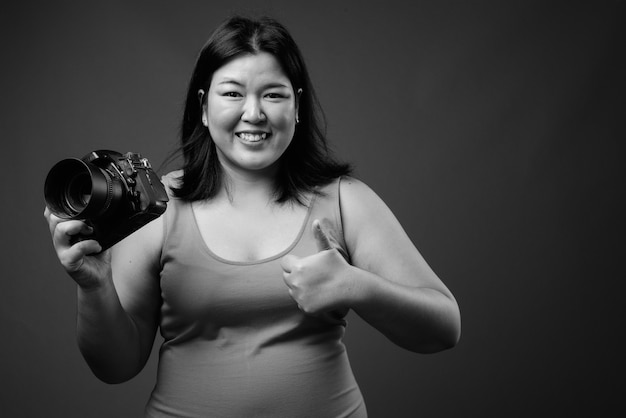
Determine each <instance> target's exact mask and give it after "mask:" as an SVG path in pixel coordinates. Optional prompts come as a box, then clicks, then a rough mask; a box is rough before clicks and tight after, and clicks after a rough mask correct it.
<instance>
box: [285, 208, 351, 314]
mask: <svg viewBox="0 0 626 418" xmlns="http://www.w3.org/2000/svg"><path fill="white" fill-rule="evenodd" d="M313 234H314V236H315V240H316V242H317V247H318V250H319V252H318V253H317V254H313V255H311V256H308V257H297V256H294V255H286V256H285V257H283V258H282V260H281V265H282V268H283V277H284V280H285V284H286V285H287V287H288V288H289V294H290V295H291V297H292V298H293V300H294V301H295V302H296V303H297V304H298V307H299V308H300V309H301V310H302V311H303V312H305V313H307V314H310V315H321V314H325V313H328V312H330V311H335V312H337V311H347V308H349V306H348V301H349V298H350V296H351V293H352V291H353V289H352V284H351V280H350V274H349V270H350V269H351V267H352V266H351V265H350V264H349V263H348V261H347V259H348V256H347V254H346V253H345V252H344V250H343V249H342V248H341V247H340V246H339V244H338V243H337V241H336V240H335V239H334V238H333V236H332V233H331V231H330V228H329V227H328V226H326V225H323V224H322V223H321V222H320V221H319V220H317V219H316V220H315V221H313Z"/></svg>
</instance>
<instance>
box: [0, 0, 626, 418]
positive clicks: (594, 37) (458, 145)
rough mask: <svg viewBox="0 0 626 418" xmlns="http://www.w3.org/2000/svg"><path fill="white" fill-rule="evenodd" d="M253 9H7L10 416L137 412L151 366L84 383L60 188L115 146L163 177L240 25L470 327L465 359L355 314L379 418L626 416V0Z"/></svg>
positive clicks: (2, 81) (370, 397)
mask: <svg viewBox="0 0 626 418" xmlns="http://www.w3.org/2000/svg"><path fill="white" fill-rule="evenodd" d="M257 3H260V2H254V1H232V0H230V1H164V0H160V1H126V2H122V1H110V0H109V1H106V2H104V1H102V2H98V3H91V2H87V1H82V2H79V1H74V2H68V1H49V2H43V1H41V2H33V1H27V0H22V1H19V2H17V1H15V2H13V1H10V2H2V5H1V6H0V31H1V33H0V35H1V36H0V46H1V51H2V52H1V54H2V61H1V62H2V63H1V66H0V68H1V71H2V77H1V78H0V105H1V108H0V132H1V133H2V150H3V152H2V155H3V162H2V164H0V166H1V170H2V176H1V179H2V180H1V181H2V186H3V188H2V191H3V193H2V205H1V210H2V213H1V215H2V218H1V219H2V224H3V226H2V245H3V251H2V254H1V256H2V277H1V279H0V301H1V302H0V332H1V334H0V336H1V340H0V379H2V389H1V390H0V414H1V415H2V416H3V417H42V416H59V417H61V416H62V417H132V416H139V415H140V414H141V411H142V408H143V405H144V403H145V401H146V399H147V397H148V395H149V392H150V390H151V386H152V383H153V381H154V374H155V364H156V356H155V355H153V357H152V358H151V361H150V363H149V365H148V367H147V368H146V369H145V370H144V371H143V372H142V373H141V374H140V375H139V376H138V377H137V378H135V379H134V380H132V381H131V382H128V383H125V384H122V385H116V386H109V385H106V384H103V383H101V382H99V381H97V380H96V379H95V378H94V377H93V376H92V375H91V373H90V372H89V370H88V369H87V366H86V365H85V364H84V362H83V360H82V358H81V356H80V354H79V353H78V350H77V348H76V344H75V336H74V319H75V318H74V317H75V286H74V285H73V283H72V282H71V280H70V279H69V278H67V277H66V276H65V274H64V272H63V271H62V269H61V267H60V265H59V264H58V262H57V260H56V258H55V255H54V252H53V249H52V246H51V244H50V239H49V234H48V230H47V227H46V224H45V222H44V219H43V217H42V212H43V206H44V205H43V194H42V191H43V181H44V179H45V176H46V174H47V171H48V170H49V168H50V167H51V166H52V165H53V164H54V163H56V162H57V161H59V160H60V159H62V158H66V157H70V156H76V157H78V156H82V155H83V154H85V153H87V152H89V151H91V150H94V149H100V148H110V149H115V150H119V151H131V150H132V151H138V152H141V153H142V154H144V155H146V156H147V157H149V158H150V160H151V161H152V162H153V163H154V164H155V165H157V166H158V165H159V164H160V163H161V162H162V161H163V160H164V158H165V156H166V155H167V154H168V153H169V151H171V150H172V149H173V147H174V146H175V144H176V141H177V130H178V123H179V119H180V117H181V113H182V102H183V96H184V92H185V88H186V84H187V81H188V79H189V76H190V74H191V70H192V66H193V63H194V60H195V56H196V54H197V52H198V50H199V48H200V47H201V46H202V44H203V43H204V41H205V40H206V38H207V37H208V35H209V33H210V31H211V30H212V29H213V28H214V27H215V25H216V24H217V23H218V22H220V21H221V20H222V19H223V18H225V17H226V16H227V15H228V14H229V13H231V12H235V11H244V12H251V13H257V14H258V13H267V14H270V15H272V16H275V17H277V18H278V19H280V20H281V21H282V22H283V23H284V24H285V25H286V26H287V27H288V28H289V29H290V30H291V31H292V33H293V35H294V37H295V38H296V40H297V41H298V43H299V44H300V46H301V48H302V50H303V53H304V55H305V57H306V59H307V62H308V65H309V67H310V70H311V75H312V78H313V81H314V84H315V85H316V87H317V91H318V93H319V96H320V99H321V102H322V104H323V106H324V109H325V111H326V113H327V116H328V120H329V131H328V132H329V137H330V141H331V143H332V145H333V148H334V149H335V151H336V153H337V154H338V155H339V156H340V157H341V158H343V159H345V160H349V161H351V162H353V163H354V164H355V166H356V168H357V175H358V176H359V177H360V178H361V179H363V180H364V181H365V182H366V183H368V184H369V185H370V186H371V187H372V188H373V189H374V190H376V191H377V192H378V193H379V194H380V195H381V196H382V197H383V199H384V200H385V201H386V202H387V203H388V205H389V206H390V207H391V208H392V210H393V211H394V212H395V213H396V215H397V216H398V218H399V219H400V221H401V222H402V224H403V225H404V226H405V229H406V230H407V232H408V233H409V234H410V236H411V237H412V239H413V240H414V242H415V243H416V245H417V246H418V248H419V249H420V250H421V252H422V253H423V254H424V256H425V257H426V259H427V260H428V261H429V262H430V264H431V265H432V267H433V268H434V269H435V271H436V272H437V273H438V274H439V275H440V277H441V278H442V279H443V280H444V281H445V283H446V284H447V285H448V286H449V287H450V288H451V290H452V291H453V292H454V293H455V295H456V297H457V299H458V301H459V304H460V306H461V310H462V315H463V336H462V340H461V342H460V344H459V345H458V347H456V348H455V349H454V350H452V351H448V352H444V353H440V354H435V355H428V356H423V355H416V354H411V353H409V352H407V351H404V350H402V349H400V348H398V347H395V346H394V345H392V344H391V343H390V342H388V341H386V340H385V339H384V337H382V336H381V335H380V334H378V333H377V332H376V331H375V330H373V329H371V328H369V327H368V326H367V325H366V324H364V323H363V322H362V321H361V320H360V319H359V318H358V317H356V316H354V315H351V317H350V324H349V326H348V330H347V338H346V344H347V345H348V349H349V352H350V355H351V360H352V365H353V368H354V371H355V374H356V375H357V378H358V380H359V382H360V384H361V387H362V390H363V392H364V395H365V397H366V401H367V404H368V408H369V411H370V415H371V416H372V417H418V416H419V417H451V416H481V417H483V416H484V417H489V416H498V417H500V416H504V417H528V416H591V415H595V416H601V415H603V413H606V412H607V411H608V410H609V409H610V408H612V407H615V408H617V409H618V411H619V410H621V411H622V412H623V409H624V408H623V402H618V400H619V398H620V397H621V395H623V389H624V388H623V374H624V364H623V363H624V362H623V360H622V354H623V341H624V328H625V327H624V318H625V317H626V316H625V315H624V313H625V312H624V310H625V309H624V305H625V304H624V301H623V300H624V296H623V295H624V292H623V291H624V284H623V280H624V279H625V278H626V274H625V268H624V265H623V260H624V259H625V257H624V255H625V252H626V251H625V249H626V247H625V242H624V236H625V234H624V233H625V232H626V228H625V226H626V225H625V220H624V214H625V211H624V209H625V207H624V202H623V200H624V199H623V198H624V163H623V160H624V157H625V153H624V151H625V146H624V140H625V135H624V134H625V131H626V129H625V127H624V119H625V118H624V116H626V115H625V113H626V112H625V109H626V103H625V99H624V97H626V86H625V81H624V76H625V74H626V73H625V69H626V68H625V65H624V54H625V51H626V48H625V46H626V45H625V40H626V36H625V33H624V32H625V30H624V18H625V17H626V4H625V2H624V1H619V0H606V1H602V0H601V1H588V2H585V1H563V2H553V1H541V2H538V1H514V2H500V1H491V2H484V1H480V2H465V1H457V2H447V1H397V2H396V1H384V2H360V1H356V0H354V1H334V2H325V1H310V2H296V1H287V0H285V1H278V0H276V1H267V2H264V6H259V5H257ZM171 168H173V167H169V168H167V169H171ZM154 354H156V351H155V353H154ZM620 382H621V383H620ZM617 415H619V414H617Z"/></svg>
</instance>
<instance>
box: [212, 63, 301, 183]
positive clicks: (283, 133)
mask: <svg viewBox="0 0 626 418" xmlns="http://www.w3.org/2000/svg"><path fill="white" fill-rule="evenodd" d="M207 96H208V97H207V100H206V102H205V105H204V107H203V123H204V124H205V126H207V127H208V128H209V132H210V134H211V137H212V138H213V141H215V145H216V148H217V152H218V156H219V159H220V162H221V163H222V165H223V166H224V167H225V168H226V169H229V170H236V171H240V172H241V171H242V170H243V171H246V172H251V171H255V172H260V171H262V172H269V173H271V174H273V173H275V171H274V170H275V168H276V167H277V164H276V163H277V161H278V160H279V158H280V156H281V155H282V154H283V152H284V151H285V150H286V149H287V147H288V146H289V144H290V143H291V139H292V138H293V134H294V131H295V126H296V113H297V106H298V97H297V95H296V94H295V93H294V90H293V86H292V85H291V82H290V81H289V78H287V76H286V75H285V73H284V72H283V70H282V68H281V66H280V64H279V63H278V61H277V60H276V58H274V56H273V55H271V54H269V53H266V52H262V53H258V54H246V55H242V56H240V57H237V58H235V59H233V60H232V61H229V62H228V63H226V64H224V65H223V66H222V67H220V68H219V69H218V70H217V71H215V73H214V74H213V78H212V79H211V85H210V86H209V91H208V92H207Z"/></svg>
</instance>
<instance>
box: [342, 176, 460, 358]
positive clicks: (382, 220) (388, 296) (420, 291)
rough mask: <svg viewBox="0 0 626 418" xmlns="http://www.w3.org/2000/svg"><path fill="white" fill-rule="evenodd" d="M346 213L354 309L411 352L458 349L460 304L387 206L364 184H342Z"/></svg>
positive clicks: (343, 206) (349, 279)
mask: <svg viewBox="0 0 626 418" xmlns="http://www.w3.org/2000/svg"><path fill="white" fill-rule="evenodd" d="M341 210H342V213H343V219H344V236H345V239H346V245H347V246H348V251H349V253H350V256H351V261H352V268H350V269H349V271H350V273H349V275H350V276H351V277H350V278H348V279H347V282H350V283H353V284H354V285H353V286H354V291H353V292H352V298H351V300H350V305H351V307H352V309H354V311H355V312H356V313H357V314H358V315H359V316H361V317H362V318H363V319H364V320H365V321H367V322H368V323H369V324H371V325H372V326H374V327H375V328H376V329H378V330H379V331H381V332H382V333H383V334H384V335H386V336H387V337H388V338H389V339H390V340H392V341H394V342H395V343H396V344H398V345H400V346H402V347H404V348H407V349H409V350H411V351H416V352H423V353H428V352H436V351H440V350H443V349H446V348H450V347H452V346H454V345H455V344H456V343H457V342H458V340H459V337H460V332H461V320H460V312H459V308H458V305H457V303H456V300H455V299H454V296H453V295H452V293H451V292H450V291H449V290H448V288H447V287H446V286H445V285H444V284H443V282H442V281H441V280H440V279H439V278H438V277H437V275H436V274H435V273H434V271H433V270H432V269H431V268H430V267H429V265H428V264H427V263H426V261H425V260H424V258H423V257H422V255H421V254H420V253H419V251H418V250H417V248H416V247H415V245H414V244H413V243H412V242H411V240H410V238H409V237H408V236H407V234H406V233H405V231H404V230H403V228H402V227H401V225H400V223H399V222H398V221H397V219H396V217H395V216H394V215H393V213H392V212H391V210H389V208H388V207H387V205H385V203H384V202H383V201H382V200H381V199H380V198H379V197H378V196H377V195H376V194H375V193H374V192H373V191H372V190H371V189H370V188H369V187H367V186H366V185H365V184H363V183H362V182H360V181H358V180H354V179H348V180H346V181H344V182H342V183H341Z"/></svg>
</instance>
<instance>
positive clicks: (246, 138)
mask: <svg viewBox="0 0 626 418" xmlns="http://www.w3.org/2000/svg"><path fill="white" fill-rule="evenodd" d="M237 136H238V137H239V138H241V139H243V140H244V141H248V142H259V141H261V140H263V139H265V138H266V137H267V134H266V133H262V134H260V135H259V134H250V133H246V132H242V133H239V134H237Z"/></svg>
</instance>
